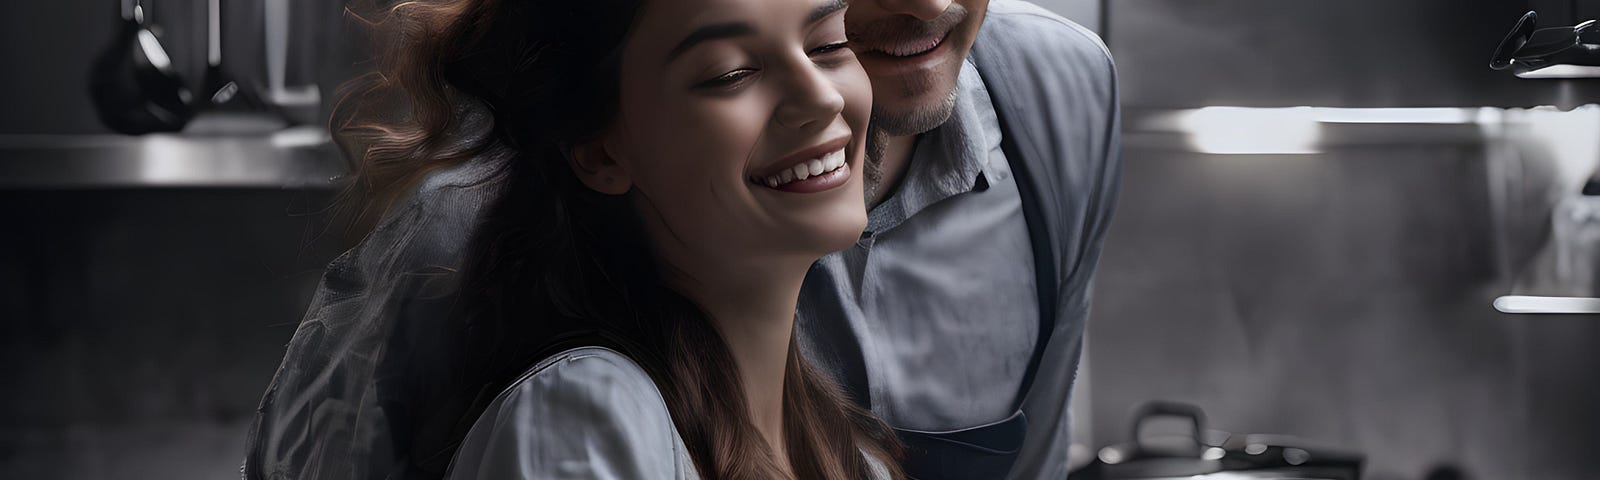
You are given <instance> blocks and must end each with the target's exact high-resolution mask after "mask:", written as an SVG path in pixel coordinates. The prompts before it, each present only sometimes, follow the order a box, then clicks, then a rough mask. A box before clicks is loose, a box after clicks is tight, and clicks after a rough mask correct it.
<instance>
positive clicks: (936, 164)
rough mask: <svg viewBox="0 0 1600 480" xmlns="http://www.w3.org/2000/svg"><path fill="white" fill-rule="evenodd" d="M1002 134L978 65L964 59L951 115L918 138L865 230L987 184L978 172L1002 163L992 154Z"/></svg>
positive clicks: (896, 222)
mask: <svg viewBox="0 0 1600 480" xmlns="http://www.w3.org/2000/svg"><path fill="white" fill-rule="evenodd" d="M1000 135H1001V133H1000V124H999V120H998V119H997V117H996V116H995V111H994V104H993V103H991V101H990V99H989V90H988V88H986V87H984V85H983V79H982V78H980V77H979V76H978V69H977V67H975V66H973V64H972V62H971V61H970V60H963V61H962V62H961V73H960V74H959V75H958V76H957V77H956V89H955V106H954V108H953V109H951V111H950V118H949V119H948V120H946V121H945V123H944V124H943V125H940V126H939V127H937V128H934V129H933V130H931V131H929V132H927V133H924V134H922V135H921V136H919V137H918V138H917V142H916V146H915V147H914V150H913V151H912V154H911V162H910V164H909V165H907V167H906V175H905V177H904V178H902V179H901V183H900V185H899V188H896V189H895V192H894V193H893V194H892V195H891V196H890V197H889V198H887V199H885V200H884V201H883V202H882V203H879V204H878V205H877V206H876V207H873V208H872V210H871V211H869V212H867V231H869V232H882V231H885V230H889V229H893V228H895V227H896V226H899V225H900V224H901V223H903V222H905V220H906V219H908V218H910V217H911V216H912V215H916V214H917V212H920V211H922V210H923V209H925V208H927V207H928V206H929V205H932V204H934V203H937V202H939V201H941V200H944V199H946V198H950V197H953V196H956V195H959V194H962V193H966V192H970V191H972V190H974V189H976V188H978V187H979V186H980V185H986V184H987V183H988V180H987V179H983V178H982V177H983V175H984V172H985V170H988V169H990V161H991V160H992V159H997V158H998V159H999V161H1001V162H1004V159H1003V157H1002V156H999V155H996V154H995V153H994V152H996V151H998V150H999V149H1000ZM998 167H1001V168H1003V167H1004V166H998ZM980 179H981V180H982V181H981V182H980Z"/></svg>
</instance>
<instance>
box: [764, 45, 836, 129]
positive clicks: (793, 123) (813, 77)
mask: <svg viewBox="0 0 1600 480" xmlns="http://www.w3.org/2000/svg"><path fill="white" fill-rule="evenodd" d="M794 72H795V73H794V75H791V76H790V77H791V78H790V80H789V81H788V82H785V85H784V88H785V91H784V96H783V100H782V101H781V102H779V104H778V109H777V112H776V113H775V114H774V116H775V117H776V118H775V119H776V121H777V122H778V124H779V125H781V126H784V127H788V128H796V129H798V128H805V127H807V126H809V125H812V124H813V123H817V122H821V125H828V124H830V123H832V120H833V118H834V117H837V116H839V112H842V111H844V96H843V95H841V94H840V93H839V89H838V88H837V87H836V86H835V85H834V84H833V82H832V81H830V80H829V79H828V77H827V76H826V75H824V74H823V72H821V71H820V70H818V69H817V68H816V67H815V66H812V65H811V64H810V61H809V60H807V61H806V65H805V66H804V67H802V68H797V69H795V70H794Z"/></svg>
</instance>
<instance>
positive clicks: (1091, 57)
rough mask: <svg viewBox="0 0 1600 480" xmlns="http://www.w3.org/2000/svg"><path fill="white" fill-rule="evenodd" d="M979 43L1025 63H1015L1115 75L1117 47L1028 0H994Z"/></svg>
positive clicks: (985, 50) (983, 49)
mask: <svg viewBox="0 0 1600 480" xmlns="http://www.w3.org/2000/svg"><path fill="white" fill-rule="evenodd" d="M973 48H974V50H975V51H977V52H978V54H979V55H996V54H999V55H1001V56H1004V57H1006V60H1007V61H1008V62H1021V63H1023V64H1024V65H1015V67H1025V68H1029V69H1045V70H1046V71H1062V72H1065V71H1068V70H1070V71H1073V72H1076V73H1078V74H1084V73H1090V74H1094V75H1095V77H1097V78H1099V79H1103V80H1106V81H1110V80H1111V79H1112V78H1113V76H1114V67H1113V64H1112V60H1111V51H1110V50H1109V49H1107V48H1106V44H1105V42H1104V41H1102V40H1101V39H1100V36H1099V35H1097V34H1095V33H1094V32H1093V31H1091V30H1089V29H1088V28H1086V27H1084V26H1083V25H1079V24H1078V23H1077V22H1073V21H1072V20H1068V19H1066V18H1063V17H1062V16H1060V15H1057V14H1055V13H1054V12H1051V11H1049V10H1046V9H1045V8H1044V7H1040V6H1038V5H1035V4H1033V3H1030V2H1027V1H1024V0H994V1H993V2H991V3H990V4H989V10H988V13H987V14H986V15H985V18H984V24H983V28H982V30H981V31H980V32H979V34H978V40H977V43H976V45H974V47H973ZM979 66H980V68H981V67H983V64H981V63H980V64H979Z"/></svg>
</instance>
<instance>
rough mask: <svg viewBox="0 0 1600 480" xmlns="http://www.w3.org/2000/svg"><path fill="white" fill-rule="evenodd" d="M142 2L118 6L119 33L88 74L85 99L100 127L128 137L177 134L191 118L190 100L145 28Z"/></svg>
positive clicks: (127, 1) (167, 58) (125, 1)
mask: <svg viewBox="0 0 1600 480" xmlns="http://www.w3.org/2000/svg"><path fill="white" fill-rule="evenodd" d="M144 3H148V2H147V1H143V2H142V1H141V0H122V1H121V2H120V3H119V8H118V23H119V24H120V29H119V30H118V32H117V34H116V35H115V36H114V37H113V38H112V43H111V46H110V47H108V48H107V49H106V50H105V51H104V52H103V53H101V55H100V56H99V57H98V58H97V59H96V60H95V62H94V64H93V66H92V67H91V69H90V78H89V95H90V97H91V98H92V100H93V102H94V106H95V111H96V113H98V114H99V117H100V122H101V123H104V124H105V125H106V127H108V128H110V129H112V130H114V131H117V132H121V133H125V134H129V135H143V134H146V133H151V132H175V131H178V130H181V129H183V126H184V125H185V124H187V123H188V122H189V119H190V118H193V116H194V109H193V107H192V102H193V100H194V98H193V97H194V95H193V94H192V93H191V92H190V91H189V89H188V87H187V86H185V85H184V82H183V79H182V78H181V77H180V76H179V75H178V73H177V71H176V69H174V68H173V65H172V57H171V56H169V55H167V50H166V48H165V47H163V46H162V45H161V40H160V39H159V38H157V37H156V35H155V33H154V32H152V31H151V30H150V29H149V28H148V27H147V26H146V23H145V15H146V11H145V8H144V7H145V5H144Z"/></svg>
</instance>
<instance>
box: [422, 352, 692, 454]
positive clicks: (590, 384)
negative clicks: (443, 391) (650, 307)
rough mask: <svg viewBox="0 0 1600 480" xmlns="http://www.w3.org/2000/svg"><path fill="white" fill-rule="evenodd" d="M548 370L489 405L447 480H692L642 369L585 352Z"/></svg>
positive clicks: (622, 359) (603, 354) (546, 364)
mask: <svg viewBox="0 0 1600 480" xmlns="http://www.w3.org/2000/svg"><path fill="white" fill-rule="evenodd" d="M541 366H542V367H544V368H538V367H536V368H535V370H534V371H532V372H531V373H529V374H528V375H526V376H525V377H523V379H522V380H520V381H519V382H518V383H517V384H515V385H513V386H512V387H511V388H509V389H507V390H506V391H505V392H504V393H502V394H501V396H500V397H499V398H497V399H496V400H495V401H494V402H493V403H491V404H490V406H489V408H488V410H486V411H485V412H484V414H483V416H482V417H480V418H479V419H478V421H477V423H476V424H474V425H473V427H472V430H471V431H470V432H469V433H468V435H467V438H466V440H465V441H464V442H463V443H462V446H461V448H460V450H458V451H457V453H456V457H455V460H454V462H453V463H452V464H451V468H450V473H449V474H448V475H447V477H448V478H450V479H452V480H475V479H680V478H685V473H686V471H687V470H686V468H690V467H689V466H688V465H684V464H683V463H682V462H680V458H687V457H686V456H683V455H681V454H680V449H681V448H682V446H681V441H680V440H677V438H678V436H677V433H676V430H674V427H673V424H672V420H671V417H670V415H669V414H668V412H667V408H666V403H665V402H664V401H663V400H662V397H661V393H660V391H659V390H657V389H656V387H655V384H654V382H652V381H651V380H650V377H649V376H648V375H647V374H645V372H644V371H643V370H642V369H640V368H639V366H638V365H636V364H634V363H633V362H632V361H630V360H628V359H627V358H626V357H623V356H621V355H620V354H617V353H616V352H612V351H610V350H604V349H579V350H575V351H570V352H567V353H564V354H560V355H557V357H556V358H555V360H554V361H553V362H550V361H547V362H543V363H542V364H541Z"/></svg>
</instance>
